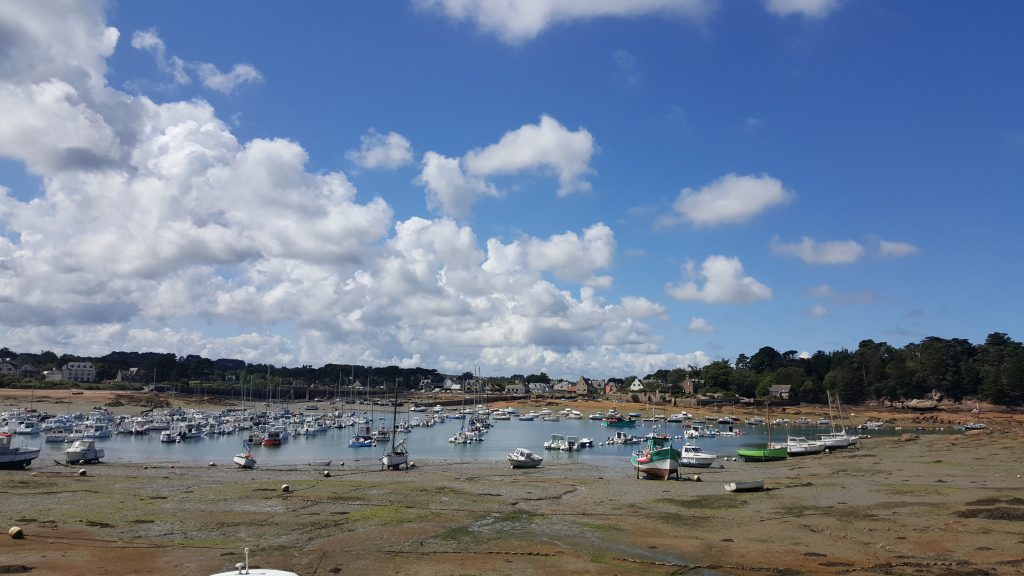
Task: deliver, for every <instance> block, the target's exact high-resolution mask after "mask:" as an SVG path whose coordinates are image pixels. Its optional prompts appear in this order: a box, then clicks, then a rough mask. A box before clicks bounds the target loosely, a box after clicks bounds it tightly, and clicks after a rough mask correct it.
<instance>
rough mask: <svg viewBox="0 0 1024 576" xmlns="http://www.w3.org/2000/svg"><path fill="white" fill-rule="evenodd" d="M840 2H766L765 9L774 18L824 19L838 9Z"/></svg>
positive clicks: (813, 0) (790, 0) (811, 0)
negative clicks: (795, 16)
mask: <svg viewBox="0 0 1024 576" xmlns="http://www.w3.org/2000/svg"><path fill="white" fill-rule="evenodd" d="M839 4H840V0H767V2H766V3H765V9H766V10H768V12H770V13H772V14H774V15H776V16H790V15H794V14H795V15H800V16H804V17H807V18H816V19H821V18H825V17H826V16H828V15H829V14H831V13H832V12H834V11H835V10H837V9H838V8H839Z"/></svg>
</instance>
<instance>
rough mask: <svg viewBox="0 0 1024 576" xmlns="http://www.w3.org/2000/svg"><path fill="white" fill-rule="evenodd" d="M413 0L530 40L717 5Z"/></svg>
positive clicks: (697, 14) (668, 0) (692, 13)
mask: <svg viewBox="0 0 1024 576" xmlns="http://www.w3.org/2000/svg"><path fill="white" fill-rule="evenodd" d="M414 3H415V5H416V6H418V7H419V8H421V9H424V10H429V11H434V12H438V13H441V14H443V15H444V16H446V17H448V18H450V19H452V20H455V21H460V22H461V21H470V22H472V23H473V24H475V25H476V26H477V27H479V28H480V29H482V30H484V31H486V32H490V33H493V34H496V35H497V36H498V37H499V38H501V39H502V40H503V41H504V42H508V43H519V42H524V41H526V40H531V39H533V38H534V37H536V36H537V35H538V34H540V33H541V32H542V31H544V30H545V29H547V28H548V27H550V26H552V25H554V24H559V23H568V22H573V21H577V20H588V19H592V18H599V17H631V16H643V15H648V14H666V15H670V16H681V17H687V18H692V19H700V18H702V17H703V16H705V15H706V14H708V13H709V12H710V11H711V10H712V8H713V6H714V3H713V2H711V1H710V0H633V1H631V2H621V1H618V0H587V1H585V2H578V1H573V0H569V1H566V0H516V1H512V2H508V1H504V0H414Z"/></svg>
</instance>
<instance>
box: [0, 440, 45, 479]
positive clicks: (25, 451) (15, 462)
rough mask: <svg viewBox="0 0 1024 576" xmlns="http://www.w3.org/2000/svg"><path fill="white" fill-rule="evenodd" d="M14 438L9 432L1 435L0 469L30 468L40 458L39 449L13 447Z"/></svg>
mask: <svg viewBox="0 0 1024 576" xmlns="http://www.w3.org/2000/svg"><path fill="white" fill-rule="evenodd" d="M12 438H13V437H12V436H11V434H9V433H7V432H3V433H0V468H3V469H8V470H9V469H17V468H28V466H29V464H31V463H32V461H33V460H35V459H36V458H37V457H38V456H39V448H25V447H20V446H19V447H12V446H11V439H12Z"/></svg>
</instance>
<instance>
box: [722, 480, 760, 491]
mask: <svg viewBox="0 0 1024 576" xmlns="http://www.w3.org/2000/svg"><path fill="white" fill-rule="evenodd" d="M725 490H726V491H727V492H757V491H758V490H764V480H748V481H746V482H729V483H728V484H726V485H725Z"/></svg>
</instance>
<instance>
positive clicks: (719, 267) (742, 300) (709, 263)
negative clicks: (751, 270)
mask: <svg viewBox="0 0 1024 576" xmlns="http://www.w3.org/2000/svg"><path fill="white" fill-rule="evenodd" d="M689 268H692V267H689ZM690 275H691V276H694V277H696V278H697V279H701V280H703V281H704V286H703V287H701V286H699V285H698V284H697V283H696V282H694V281H692V280H691V281H688V282H683V283H681V284H676V285H673V284H667V285H666V286H665V292H666V293H667V294H668V295H669V296H671V297H673V298H675V299H676V300H698V301H702V302H707V303H709V304H746V303H750V302H756V301H758V300H768V299H770V298H771V297H772V289H771V288H769V287H767V286H765V285H764V284H761V283H760V282H758V281H757V280H756V279H754V278H753V277H751V276H744V275H743V264H742V263H741V262H740V260H739V258H728V257H726V256H718V255H715V256H709V257H708V258H707V260H705V261H704V263H703V264H702V265H701V269H700V271H699V272H697V273H693V272H692V271H691V272H690Z"/></svg>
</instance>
